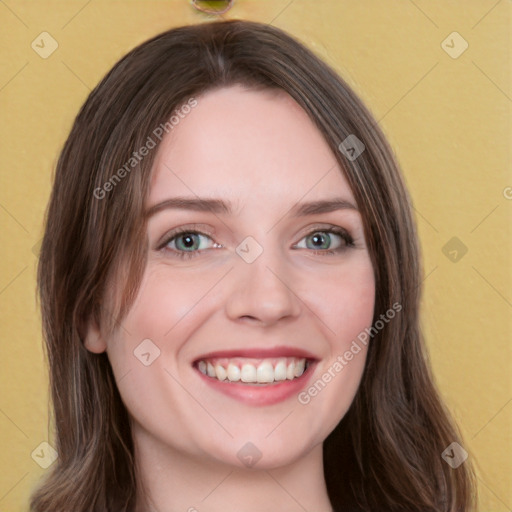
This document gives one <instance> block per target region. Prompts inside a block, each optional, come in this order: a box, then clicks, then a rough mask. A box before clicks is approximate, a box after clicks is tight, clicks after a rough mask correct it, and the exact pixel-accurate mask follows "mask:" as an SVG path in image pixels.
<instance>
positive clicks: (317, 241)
mask: <svg viewBox="0 0 512 512" xmlns="http://www.w3.org/2000/svg"><path fill="white" fill-rule="evenodd" d="M312 238H313V244H314V245H316V246H318V245H320V247H322V246H324V245H325V244H326V243H327V245H329V243H328V240H326V238H325V236H324V235H323V234H322V233H315V234H314V235H313V237H312Z"/></svg>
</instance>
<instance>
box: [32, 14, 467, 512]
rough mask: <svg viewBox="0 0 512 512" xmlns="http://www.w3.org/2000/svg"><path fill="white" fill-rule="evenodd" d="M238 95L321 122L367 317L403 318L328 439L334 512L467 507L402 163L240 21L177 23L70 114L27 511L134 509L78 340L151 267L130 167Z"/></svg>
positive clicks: (102, 386)
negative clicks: (41, 456) (38, 461)
mask: <svg viewBox="0 0 512 512" xmlns="http://www.w3.org/2000/svg"><path fill="white" fill-rule="evenodd" d="M234 84H241V85H244V86H248V87H251V88H263V89H269V88H270V89H281V90H284V91H285V92H287V93H288V94H289V95H290V96H291V97H293V98H294V99H295V100H296V101H297V102H298V104H299V105H301V107H302V108H303V109H304V110H305V111H306V112H307V113H308V115H309V116H310V117H311V119H312V120H313V121H314V122H315V124H316V126H317V127H318V129H319V130H320V132H321V133H322V134H323V136H324V138H325V140H326V141H327V143H328V144H329V146H330V147H331V149H332V152H333V155H334V156H335V158H336V159H337V161H338V162H339V163H340V165H341V167H342V168H343V169H344V173H345V175H346V178H347V180H348V182H349V184H350V186H351V188H352V191H353V193H354V196H355V199H356V201H357V204H358V206H359V209H360V211H361V215H362V218H363V223H364V230H365V236H366V240H367V243H368V248H369V252H370V256H371V260H372V263H373V268H374V274H375V284H376V296H375V311H374V321H377V320H378V319H379V318H380V316H381V315H382V314H383V313H385V312H386V311H387V310H388V309H389V308H390V307H391V305H392V304H395V303H398V304H400V305H401V306H402V311H401V313H400V314H399V315H397V316H396V318H395V319H394V320H393V321H392V322H388V323H386V324H385V325H384V327H383V328H382V329H381V330H380V331H379V332H378V333H377V334H376V335H375V336H374V338H373V339H372V342H371V343H370V345H369V349H368V356H367V364H366V367H365V371H364V374H363V379H362V382H361V385H360V388H359V390H358V392H357V395H356V397H355V400H354V402H353V404H352V406H351V408H350V409H349V411H348V412H347V414H346V415H345V417H344V418H343V419H342V420H341V421H340V423H339V424H338V426H337V427H336V428H335V429H334V431H333V432H332V433H331V434H330V435H329V437H328V438H327V440H326V441H325V443H324V472H325V479H326V482H327V488H328V492H329V497H330V499H331V502H332V505H333V507H334V509H335V510H336V511H341V510H358V511H409V512H413V511H443V512H448V511H450V512H456V511H457V512H458V511H470V510H473V507H474V499H475V488H474V479H473V473H472V470H471V466H470V464H469V462H468V461H466V463H464V464H462V465H461V466H459V467H458V468H457V469H452V468H451V467H450V466H449V465H448V464H447V463H446V462H444V460H443V459H442V457H441V453H442V452H443V450H444V449H445V448H446V447H447V446H448V445H450V444H451V443H452V442H454V441H459V442H461V441H460V436H459V433H458V431H457V428H456V427H455V426H454V424H453V423H452V421H451V419H450V417H449V414H448V412H447V411H446V409H445V408H444V406H443V404H442V402H441V400H440V398H439V394H438V392H437V391H436V389H435V387H434V385H433V378H432V375H431V371H430V369H429V365H428V362H427V361H428V360H427V357H426V354H425V350H424V344H423V341H422V337H421V332H420V326H419V300H420V294H421V265H420V260H419V250H418V243H417V234H416V230H415V225H414V222H413V219H412V215H411V206H410V199H409V196H408V193H407V191H406V189H405V187H404V183H403V180H402V177H401V174H400V171H399V167H398V164H397V162H396V161H395V158H394V156H393V153H392V151H391V149H390V147H389V145H388V143H387V141H386V139H385V137H384V135H383V134H382V132H381V130H380V129H379V127H378V126H377V124H376V122H375V120H374V119H373V118H372V116H371V114H370V113H369V112H368V110H367V109H366V108H365V107H364V105H363V104H362V103H361V101H360V100H359V99H358V98H357V96H356V95H355V94H354V92H353V91H352V90H351V89H350V88H349V87H348V85H347V84H346V83H345V82H344V81H343V80H342V79H341V78H340V77H339V76H338V75H337V74H336V73H335V72H334V71H333V70H332V69H331V68H330V67H328V66H327V65H326V64H325V63H324V62H322V61H321V60H320V59H319V58H318V57H316V56H315V55H314V54H313V53H312V52H310V51H309V50H308V49H306V48H305V47H304V46H303V45H301V44H300V43H298V42H297V41H296V40H294V39H293V38H291V37H290V36H288V35H287V34H285V33H284V32H282V31H281V30H278V29H276V28H274V27H271V26H267V25H263V24H259V23H254V22H248V21H241V20H234V21H226V22H214V23H204V24H201V25H193V26H186V27H179V28H176V29H172V30H169V31H167V32H165V33H163V34H161V35H158V36H157V37H155V38H153V39H151V40H149V41H147V42H145V43H144V44H142V45H140V46H139V47H137V48H135V49H134V50H132V51H131V52H130V53H128V54H127V55H126V56H125V57H123V58H122V59H121V60H120V61H119V62H118V63H117V64H116V65H115V66H114V68H113V69H112V70H111V71H110V72H109V73H108V74H107V75H106V76H105V78H104V79H103V80H102V81H101V83H100V84H99V85H98V86H97V87H96V88H95V89H94V90H93V91H92V93H91V94H90V96H89V97H88V99H87V101H86V102H85V104H84V105H83V107H82V109H81V110H80V112H79V114H78V116H77V117H76V120H75V122H74V125H73V127H72V130H71V133H70V135H69V137H68V139H67V141H66V143H65V146H64V148H63V150H62V153H61V156H60V159H59V161H58V165H57V169H56V175H55V182H54V186H53V191H52V194H51V198H50V202H49V207H48V211H47V220H46V222H47V223H46V231H45V235H44V240H43V243H42V248H41V254H40V259H39V268H38V290H39V296H40V301H41V308H42V317H43V329H44V334H45V343H46V351H47V356H48V360H49V365H50V386H51V397H52V402H53V421H54V426H55V445H56V446H55V447H56V449H57V452H58V454H59V457H58V459H57V461H56V462H55V463H54V465H53V466H52V469H51V471H50V472H49V474H48V475H47V477H46V478H45V480H44V481H43V482H42V484H41V485H40V487H39V488H38V489H36V490H35V491H34V492H33V495H32V497H31V510H32V511H33V512H48V511H56V510H58V511H59V512H63V511H68V510H69V511H72V512H82V511H83V512H85V511H87V512H90V511H92V510H94V511H101V512H105V511H112V512H123V511H124V512H129V511H133V510H134V507H135V502H136V492H137V485H138V482H137V479H136V475H135V471H134V452H133V444H132V438H131V432H130V427H129V417H128V413H127V411H126V408H125V406H124V404H123V403H122V400H121V398H120V395H119V393H118V390H117V387H116V383H115V379H114V376H113V373H112V370H111V367H110V364H109V361H108V358H107V355H106V354H105V353H102V354H93V353H91V352H89V351H88V350H86V348H85V347H84V345H83V342H82V338H83V329H84V326H85V325H86V324H87V322H88V321H89V320H91V319H95V320H96V321H97V322H98V325H101V328H102V329H104V330H105V331H106V332H112V330H113V329H115V328H117V327H118V325H119V321H120V320H122V318H123V315H124V314H125V313H126V312H127V310H128V309H129V307H130V305H131V303H132V301H133V299H134V296H135V294H136V292H137V290H138V286H139V284H140V279H141V276H142V272H143V270H144V266H145V261H146V260H145V258H146V244H144V243H141V241H142V242H144V240H146V234H145V225H144V219H143V214H142V213H143V208H144V200H145V197H146V196H147V193H148V190H149V183H150V174H151V168H152V162H153V155H154V153H155V152H156V150H153V151H151V152H149V154H148V155H147V156H146V157H145V158H144V159H141V160H140V162H137V163H136V165H133V168H132V167H129V170H128V168H127V167H126V163H127V162H130V161H131V160H130V159H131V158H132V157H133V152H134V151H136V150H137V149H138V148H141V147H142V146H143V145H145V144H147V141H148V137H149V136H151V134H153V133H154V130H155V129H156V128H157V127H159V126H162V125H163V126H166V125H165V123H168V122H169V118H170V116H171V115H172V114H173V112H174V111H175V110H176V109H179V108H180V106H181V105H184V104H186V102H187V101H190V99H191V98H198V97H199V96H200V95H201V94H203V93H205V92H206V91H209V90H212V89H214V88H218V87H223V86H229V85H234ZM167 126H168V127H169V126H170V125H169V124H167ZM349 135H355V136H356V137H357V138H358V139H359V140H360V141H362V142H363V143H364V145H365V150H364V151H363V152H362V154H360V155H359V157H358V158H355V159H354V158H349V157H347V155H346V153H344V152H342V151H340V149H339V146H340V143H342V142H343V141H344V140H345V139H346V138H347V137H348V136H349ZM153 138H154V137H153ZM157 142H158V141H157ZM131 162H132V164H133V161H131ZM130 165H131V164H130ZM123 166H124V168H125V171H126V172H125V173H120V172H119V170H120V169H122V168H123ZM114 175H116V176H117V178H115V176H114ZM120 175H122V179H119V177H120ZM107 182H109V183H110V185H109V186H105V184H106V183H107ZM121 283H122V284H123V288H122V289H121V293H119V294H117V293H115V290H119V289H120V286H121ZM114 285H115V286H114ZM113 290H114V291H113ZM118 299H119V300H118Z"/></svg>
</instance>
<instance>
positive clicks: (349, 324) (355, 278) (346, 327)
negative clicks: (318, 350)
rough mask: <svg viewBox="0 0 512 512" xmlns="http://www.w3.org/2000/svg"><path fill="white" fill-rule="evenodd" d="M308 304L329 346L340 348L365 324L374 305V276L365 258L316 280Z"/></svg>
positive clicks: (368, 261) (368, 322) (355, 335)
mask: <svg viewBox="0 0 512 512" xmlns="http://www.w3.org/2000/svg"><path fill="white" fill-rule="evenodd" d="M316 283H317V287H316V288H313V286H312V284H311V286H310V289H313V290H315V289H316V292H314V293H313V292H310V293H309V294H308V296H309V304H308V305H309V306H310V308H311V309H312V310H313V311H314V312H315V313H316V315H317V316H318V317H319V318H320V319H321V320H322V322H323V324H324V326H325V329H326V330H325V333H326V338H327V339H328V340H330V345H331V349H333V350H334V349H343V348H344V347H345V346H346V345H347V344H349V345H350V342H351V341H352V340H353V339H355V338H356V337H357V335H358V334H359V333H360V332H361V331H364V329H365V328H367V327H369V326H370V325H371V323H372V320H373V314H374V306H375V278H374V273H373V268H372V265H371V262H370V260H369V258H368V257H363V258H359V259H358V260H357V261H355V262H354V263H353V264H351V265H347V266H345V267H340V268H339V269H336V271H335V272H332V274H331V275H329V276H325V277H324V278H322V279H321V280H317V281H316Z"/></svg>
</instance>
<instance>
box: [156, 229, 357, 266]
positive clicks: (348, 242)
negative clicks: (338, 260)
mask: <svg viewBox="0 0 512 512" xmlns="http://www.w3.org/2000/svg"><path fill="white" fill-rule="evenodd" d="M316 233H328V234H335V235H339V236H340V237H341V238H342V239H343V240H344V241H345V245H343V246H341V247H338V248H337V249H325V250H315V249H308V250H310V251H313V253H314V254H319V255H321V256H335V255H336V254H339V253H341V252H343V251H345V250H346V249H347V248H350V247H354V240H353V238H352V237H351V236H350V234H349V233H348V232H347V231H346V230H345V229H343V228H340V227H336V226H332V227H330V228H320V229H313V230H312V231H310V232H309V233H307V234H306V235H304V236H303V237H302V238H301V239H300V240H299V242H300V241H302V240H303V239H304V238H307V237H309V236H311V235H314V234H316ZM181 235H203V236H206V237H208V238H210V239H211V235H209V234H207V233H203V232H202V231H198V230H195V229H193V228H192V229H190V228H189V229H179V230H177V231H174V232H171V233H169V234H168V236H167V237H166V238H165V240H164V242H162V244H161V245H160V246H159V247H158V250H160V251H165V252H170V253H173V256H175V257H177V258H180V259H183V260H186V259H191V258H194V257H196V256H199V255H200V254H201V253H202V252H203V251H205V250H208V249H202V250H196V251H179V250H176V249H170V248H168V247H167V245H168V244H169V243H170V242H172V241H173V240H174V239H176V238H178V237H179V236H181Z"/></svg>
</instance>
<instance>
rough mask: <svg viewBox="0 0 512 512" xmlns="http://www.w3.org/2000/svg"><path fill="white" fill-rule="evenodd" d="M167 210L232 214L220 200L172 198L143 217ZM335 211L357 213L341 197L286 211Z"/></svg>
mask: <svg viewBox="0 0 512 512" xmlns="http://www.w3.org/2000/svg"><path fill="white" fill-rule="evenodd" d="M167 209H178V210H192V211H196V212H211V213H219V214H222V213H224V214H231V213H232V212H233V207H232V204H231V202H230V201H224V200H222V199H206V198H189V197H172V198H169V199H166V200H165V201H162V202H160V203H157V204H155V205H153V206H151V207H150V208H148V210H147V211H146V213H145V217H146V218H149V217H152V216H153V215H155V214H157V213H159V212H161V211H163V210H167ZM337 210H355V211H358V209H357V207H356V206H355V205H354V204H353V203H352V202H350V201H348V200H347V199H343V198H341V197H335V198H332V199H322V200H318V201H309V202H306V203H297V204H296V205H295V206H293V207H292V208H290V209H289V210H288V211H289V212H290V214H291V215H292V216H295V217H305V216H307V215H318V214H321V213H329V212H334V211H337Z"/></svg>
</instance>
